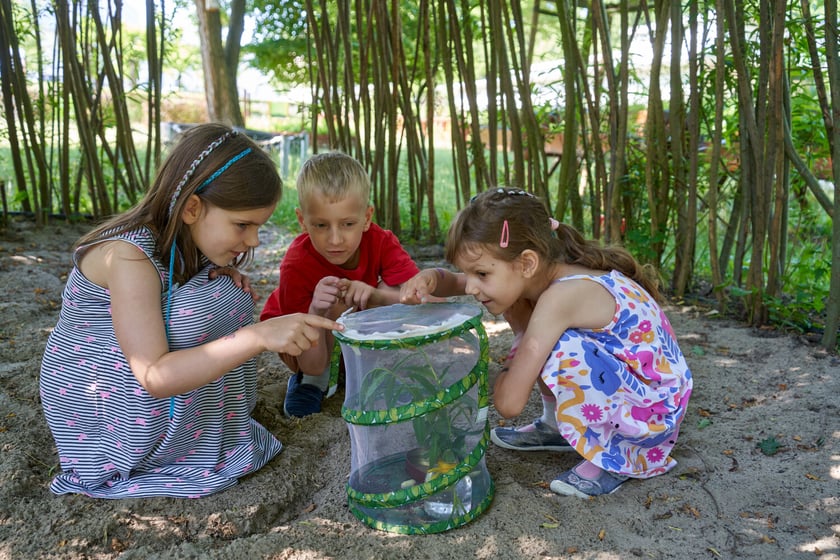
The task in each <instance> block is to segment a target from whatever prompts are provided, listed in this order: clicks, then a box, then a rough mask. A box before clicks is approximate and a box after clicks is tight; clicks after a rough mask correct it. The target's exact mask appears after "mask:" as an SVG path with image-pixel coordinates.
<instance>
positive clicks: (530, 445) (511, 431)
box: [490, 418, 574, 451]
mask: <svg viewBox="0 0 840 560" xmlns="http://www.w3.org/2000/svg"><path fill="white" fill-rule="evenodd" d="M490 439H491V440H492V441H493V443H495V444H496V445H498V446H499V447H504V448H505V449H513V450H514V451H574V449H572V446H571V445H569V442H568V441H566V438H564V437H563V436H561V435H560V432H558V431H557V430H552V429H551V428H549V427H548V426H546V425H545V423H543V421H542V420H540V419H539V418H537V419H536V420H534V422H533V423H531V424H528V425H527V426H520V427H519V428H493V429H492V430H491V431H490Z"/></svg>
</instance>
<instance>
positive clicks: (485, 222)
mask: <svg viewBox="0 0 840 560" xmlns="http://www.w3.org/2000/svg"><path fill="white" fill-rule="evenodd" d="M446 258H447V260H449V262H451V263H453V264H455V265H456V266H457V267H458V268H459V269H461V270H462V271H463V274H453V273H451V272H448V271H445V270H443V269H437V270H427V271H422V272H420V273H419V274H418V275H417V276H415V277H414V278H413V279H412V280H410V281H409V282H407V283H405V284H404V285H403V287H402V290H401V297H402V300H403V301H404V302H406V303H415V302H418V301H423V300H424V299H428V294H442V295H454V294H457V293H467V294H469V295H472V296H474V297H475V298H476V299H477V300H478V301H480V302H481V303H482V304H483V305H484V306H485V307H486V308H487V310H488V311H490V312H491V313H494V314H497V315H504V317H505V319H507V320H508V323H509V324H510V326H511V328H512V330H513V332H514V334H515V335H516V336H515V339H514V344H513V348H512V349H511V352H510V355H509V357H508V361H507V364H506V368H505V369H503V371H502V373H501V374H500V375H499V377H498V379H497V380H496V383H495V388H494V393H493V399H494V404H495V407H496V410H497V411H498V412H499V414H501V415H502V416H503V417H505V418H511V417H514V416H517V415H519V414H520V413H521V412H522V410H523V409H524V408H525V405H526V404H527V403H528V400H529V398H530V396H531V393H532V390H533V388H534V385H535V384H536V385H537V386H538V387H539V389H540V393H541V395H542V404H543V413H542V416H541V417H540V418H537V419H536V420H535V421H534V422H531V423H529V424H526V425H524V426H519V427H515V428H507V427H498V428H495V429H494V430H492V432H491V439H492V441H493V442H494V443H495V444H496V445H498V446H500V447H504V448H506V449H512V450H517V451H559V452H564V453H569V454H576V455H577V456H578V457H579V458H580V462H579V463H578V464H577V465H575V466H574V467H573V468H571V469H569V470H567V471H565V472H561V473H560V474H558V475H556V476H555V478H554V480H553V481H552V482H551V485H550V487H551V490H553V491H554V492H556V493H558V494H563V495H571V496H578V497H581V498H590V497H592V496H600V495H604V494H611V493H613V492H615V491H616V490H618V488H619V487H620V486H621V485H622V484H623V483H624V482H626V481H627V480H628V479H646V478H650V477H652V476H656V475H659V474H662V473H665V472H667V471H669V470H671V469H672V468H673V467H674V465H675V464H676V461H674V459H673V458H672V457H671V450H672V449H673V447H674V445H675V443H676V441H677V437H678V435H679V431H680V424H681V423H682V420H683V418H684V417H685V412H686V410H687V407H688V399H689V397H690V395H691V390H692V383H693V380H692V376H691V371H690V370H689V368H688V364H687V363H686V361H685V358H684V356H683V354H682V352H681V351H680V348H679V346H678V344H677V340H676V336H675V335H674V332H673V330H672V329H671V325H670V323H669V322H668V319H667V317H666V316H665V313H664V312H663V311H662V308H661V307H660V306H659V305H658V304H657V302H656V297H657V295H658V290H657V283H656V280H655V277H652V276H650V275H649V274H648V272H647V269H646V268H645V267H642V266H641V265H639V263H637V262H636V260H635V259H634V258H633V257H632V256H631V255H630V253H628V252H627V251H626V250H624V249H622V248H619V247H602V246H600V245H599V244H598V243H597V242H594V241H587V240H585V239H584V238H583V237H582V236H581V235H580V233H579V232H577V231H576V230H575V229H574V228H572V227H570V226H568V225H565V224H560V223H558V222H557V221H556V220H553V219H552V218H550V217H549V214H548V212H547V210H546V208H545V205H544V204H543V203H542V202H541V201H540V200H539V199H537V198H536V197H535V196H533V195H532V194H530V193H528V192H525V191H522V190H518V189H503V188H500V189H492V190H488V191H485V192H483V193H481V194H479V195H477V196H476V197H475V198H474V199H473V200H472V201H471V202H470V204H469V205H467V206H466V207H465V208H464V209H463V210H461V212H460V213H459V214H458V216H457V218H456V219H455V222H454V223H453V224H452V226H451V228H450V229H449V235H448V238H447V243H446Z"/></svg>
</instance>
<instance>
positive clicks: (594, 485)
mask: <svg viewBox="0 0 840 560" xmlns="http://www.w3.org/2000/svg"><path fill="white" fill-rule="evenodd" d="M579 464H582V463H579ZM577 466H578V465H575V467H574V468H572V469H570V470H568V471H566V472H564V473H563V474H561V475H560V476H558V477H557V478H556V479H554V480H552V481H551V486H550V488H551V491H552V492H554V493H555V494H560V495H562V496H577V497H578V498H584V499H588V498H592V497H595V496H605V495H607V494H612V493H613V492H615V491H616V490H618V489H619V488H620V487H621V485H622V484H624V483H625V482H627V481H628V480H629V477H626V476H622V475H620V474H615V473H611V472H608V471H605V470H601V473H600V474H599V475H598V478H595V479H589V478H583V477H582V476H580V475H579V474H577V473H576V472H575V468H577Z"/></svg>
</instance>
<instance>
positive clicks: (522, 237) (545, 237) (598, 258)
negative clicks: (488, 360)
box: [446, 188, 659, 299]
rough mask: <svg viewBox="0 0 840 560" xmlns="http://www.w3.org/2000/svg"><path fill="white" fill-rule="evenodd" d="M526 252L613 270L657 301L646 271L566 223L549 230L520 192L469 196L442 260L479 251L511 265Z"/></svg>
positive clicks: (540, 207) (652, 277) (539, 207)
mask: <svg viewBox="0 0 840 560" xmlns="http://www.w3.org/2000/svg"><path fill="white" fill-rule="evenodd" d="M503 240H504V242H503V243H502V241H503ZM526 249H530V250H532V251H534V252H535V253H537V254H538V255H539V256H540V259H541V261H542V262H544V263H553V262H559V263H565V264H579V265H581V266H585V267H587V268H592V269H595V270H618V271H619V272H621V273H622V274H624V275H625V276H627V277H629V278H632V279H633V280H634V281H636V282H637V283H639V284H640V285H641V286H642V287H643V288H644V289H645V291H647V292H648V293H649V294H650V295H651V297H653V299H659V279H658V278H657V276H656V274H655V273H654V272H655V271H653V269H652V267H650V266H645V265H642V264H640V263H639V262H637V261H636V259H635V258H633V255H631V254H630V252H629V251H627V250H626V249H624V248H623V247H619V246H616V245H608V246H602V245H601V244H600V243H598V242H597V241H594V240H587V239H584V237H583V236H582V235H581V234H580V232H578V231H577V230H576V229H575V228H573V227H572V226H570V225H567V224H563V223H561V224H559V225H558V227H557V230H556V231H554V230H553V229H552V224H551V220H550V216H549V214H548V210H547V209H546V207H545V204H543V203H542V201H541V200H540V199H538V198H537V197H535V196H534V195H532V194H530V193H528V192H525V191H523V190H520V189H507V188H495V189H490V190H487V191H484V192H482V193H481V194H479V195H476V196H475V197H473V199H472V201H470V203H469V204H468V205H467V206H466V207H464V208H463V209H462V210H461V211H460V212H459V213H458V215H457V216H456V217H455V221H454V222H453V223H452V225H451V226H450V228H449V233H448V235H447V239H446V260H447V261H449V262H454V261H455V259H456V257H458V256H460V255H463V254H466V253H469V252H472V251H475V250H481V251H486V252H489V253H490V254H491V255H493V257H495V258H497V259H500V260H504V261H508V262H513V261H514V260H516V259H517V258H518V257H519V255H520V254H521V253H522V251H524V250H526Z"/></svg>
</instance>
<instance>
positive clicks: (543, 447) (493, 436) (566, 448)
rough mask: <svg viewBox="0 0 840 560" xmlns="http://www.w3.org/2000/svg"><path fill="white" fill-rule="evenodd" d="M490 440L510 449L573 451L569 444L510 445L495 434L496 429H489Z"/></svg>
mask: <svg viewBox="0 0 840 560" xmlns="http://www.w3.org/2000/svg"><path fill="white" fill-rule="evenodd" d="M490 441H492V442H493V443H495V444H496V445H497V446H499V447H502V448H504V449H510V450H512V451H557V452H560V453H563V452H569V451H574V449H572V446H571V445H568V444H567V445H530V446H528V447H517V446H515V445H511V444H509V443H506V442H504V441H502V440H501V439H499V438H498V436H496V430H491V431H490Z"/></svg>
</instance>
